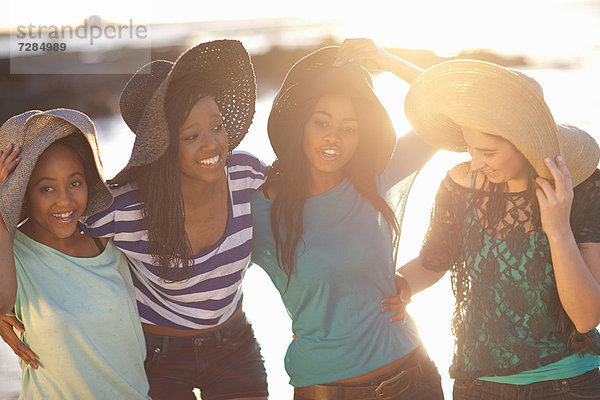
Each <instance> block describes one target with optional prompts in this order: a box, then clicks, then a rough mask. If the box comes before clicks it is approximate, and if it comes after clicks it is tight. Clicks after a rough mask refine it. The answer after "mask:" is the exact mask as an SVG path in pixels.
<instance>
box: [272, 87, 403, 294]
mask: <svg viewBox="0 0 600 400" xmlns="http://www.w3.org/2000/svg"><path fill="white" fill-rule="evenodd" d="M318 99H319V98H310V99H309V100H307V101H306V102H304V103H303V104H299V105H297V107H298V109H296V112H294V116H292V117H291V118H290V121H289V123H288V124H287V127H288V129H289V131H288V132H285V136H286V139H287V140H285V141H283V142H284V144H283V145H282V148H281V150H280V154H279V155H278V158H277V160H276V161H275V162H274V163H273V165H272V167H271V168H270V170H269V174H268V178H267V182H266V183H265V185H264V186H263V189H264V191H265V192H266V193H269V192H270V190H271V189H273V192H274V193H276V196H275V198H274V200H273V205H272V207H271V229H272V231H273V236H274V238H275V252H276V258H277V263H278V264H279V267H280V268H281V269H282V270H283V271H284V272H285V273H286V275H287V285H286V290H287V287H289V284H290V279H291V276H292V273H293V271H294V266H295V265H294V264H295V260H294V255H295V254H296V249H297V248H298V245H299V244H300V243H301V242H302V232H303V215H304V203H305V202H306V198H307V193H308V179H309V176H308V174H309V168H308V162H309V161H308V158H307V157H306V155H305V154H304V151H303V150H302V149H303V145H302V140H303V135H304V127H305V125H306V122H307V121H308V118H309V117H310V115H311V114H312V112H313V110H314V108H315V105H316V103H317V101H318ZM352 102H353V104H354V108H355V110H356V113H357V116H358V121H359V141H358V148H357V151H356V152H355V154H354V156H353V157H352V159H351V160H350V161H349V162H348V164H347V165H346V166H345V167H344V172H345V175H346V177H347V178H348V179H349V180H350V182H352V184H353V185H354V187H355V188H356V190H357V191H358V192H359V193H360V194H361V195H362V196H363V197H364V198H366V199H367V200H368V201H369V202H370V203H371V204H372V205H373V207H375V209H377V211H379V212H380V213H381V215H382V216H383V217H384V219H385V220H386V222H387V224H388V227H389V229H390V232H391V233H392V235H393V249H394V250H393V254H394V259H395V258H396V254H397V250H398V242H399V239H400V224H399V222H398V220H397V219H396V215H395V213H394V211H393V210H392V208H391V207H390V206H389V204H388V203H387V202H386V201H385V199H383V198H382V197H381V196H380V195H379V192H378V191H377V182H376V178H377V176H376V173H375V172H374V171H372V170H371V169H369V168H368V166H367V165H366V163H368V160H367V159H364V158H363V157H361V156H360V155H359V154H358V153H359V149H360V147H361V142H362V141H363V140H365V139H364V137H365V135H361V133H360V132H363V131H364V129H365V128H364V127H361V121H362V122H365V120H367V116H366V115H363V113H362V112H361V110H362V109H363V107H360V101H359V100H357V99H355V98H352Z"/></svg>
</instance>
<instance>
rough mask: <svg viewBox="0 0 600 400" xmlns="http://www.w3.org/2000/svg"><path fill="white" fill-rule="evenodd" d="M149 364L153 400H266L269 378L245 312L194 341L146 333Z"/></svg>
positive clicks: (148, 371)
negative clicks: (262, 399) (199, 398)
mask: <svg viewBox="0 0 600 400" xmlns="http://www.w3.org/2000/svg"><path fill="white" fill-rule="evenodd" d="M144 335H145V337H146V348H147V355H146V361H145V362H144V365H145V367H146V374H147V375H148V380H149V382H150V396H151V397H152V399H153V400H167V399H168V400H180V399H182V400H183V399H186V400H187V399H190V400H192V399H196V397H195V396H194V393H193V390H194V388H199V389H200V392H201V394H202V399H203V400H224V399H233V398H245V397H267V396H268V391H267V374H266V372H265V366H264V360H263V358H262V356H261V354H260V347H259V345H258V343H257V342H256V339H255V337H254V331H253V330H252V326H251V325H250V323H249V322H248V320H247V319H246V316H245V314H244V313H243V312H242V313H240V315H238V316H237V317H235V318H234V319H233V320H231V321H229V322H228V323H227V324H225V325H224V326H223V327H221V328H219V329H217V330H215V331H212V332H207V333H203V334H200V335H197V336H193V337H174V336H161V335H153V334H150V333H144Z"/></svg>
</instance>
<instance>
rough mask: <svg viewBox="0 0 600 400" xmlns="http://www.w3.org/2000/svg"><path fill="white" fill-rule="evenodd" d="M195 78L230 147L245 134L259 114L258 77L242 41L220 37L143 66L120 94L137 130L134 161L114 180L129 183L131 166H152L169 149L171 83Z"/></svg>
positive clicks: (124, 110)
mask: <svg viewBox="0 0 600 400" xmlns="http://www.w3.org/2000/svg"><path fill="white" fill-rule="evenodd" d="M183 76H193V77H197V79H198V80H199V81H200V82H201V83H202V85H203V86H204V87H205V88H206V91H207V92H208V93H209V94H210V95H212V96H213V98H214V100H215V102H216V104H217V106H218V107H219V111H220V112H221V116H222V117H223V124H224V126H225V131H226V132H227V137H228V142H229V151H231V150H233V149H234V148H235V147H236V146H237V145H238V144H239V143H240V142H241V140H242V139H243V138H244V135H245V134H246V133H247V132H248V128H249V127H250V124H251V123H252V118H253V117H254V107H255V103H256V81H255V77H254V68H253V66H252V62H251V61H250V56H249V55H248V52H247V51H246V49H245V48H244V46H243V45H242V43H241V42H239V41H237V40H215V41H212V42H207V43H201V44H199V45H197V46H195V47H192V48H191V49H189V50H187V51H186V52H184V53H183V54H181V55H180V56H179V58H178V59H177V60H176V61H175V62H174V63H173V62H170V61H163V60H158V61H153V62H150V63H148V64H146V65H144V66H143V67H142V68H140V69H139V70H138V71H137V72H136V73H135V74H134V75H133V76H132V77H131V79H130V80H129V82H127V84H126V85H125V88H124V89H123V92H122V93H121V99H120V104H119V105H120V108H121V116H122V117H123V120H124V121H125V123H126V124H127V125H128V126H129V128H130V129H131V130H132V131H133V133H135V135H136V137H135V142H134V146H133V150H132V152H131V157H130V159H129V162H128V163H127V165H126V166H125V168H123V170H121V172H119V173H118V174H117V176H115V178H114V179H113V181H114V182H117V183H125V182H126V181H127V180H128V178H127V175H128V172H129V170H130V169H131V168H132V167H135V166H140V165H146V164H150V163H152V162H154V161H156V160H158V159H159V158H160V156H162V155H163V154H164V153H165V150H166V149H167V147H168V145H169V127H168V125H167V117H166V115H165V98H166V95H167V90H168V88H169V84H170V83H171V82H172V81H173V80H174V79H177V78H178V77H183Z"/></svg>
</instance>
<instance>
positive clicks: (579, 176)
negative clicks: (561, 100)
mask: <svg viewBox="0 0 600 400" xmlns="http://www.w3.org/2000/svg"><path fill="white" fill-rule="evenodd" d="M557 127H558V141H559V143H560V145H561V148H562V153H561V155H562V157H563V158H564V160H565V163H566V164H567V168H568V169H569V173H570V174H571V180H572V181H573V186H577V185H579V184H580V183H581V182H583V181H585V180H586V179H587V178H588V177H589V176H590V175H592V173H593V172H594V171H595V170H596V168H598V162H599V161H600V147H598V142H596V139H594V138H593V137H592V136H591V135H590V134H588V133H587V132H585V131H583V130H581V129H579V128H577V127H576V126H573V125H569V124H558V125H557Z"/></svg>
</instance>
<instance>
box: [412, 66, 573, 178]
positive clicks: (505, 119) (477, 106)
mask: <svg viewBox="0 0 600 400" xmlns="http://www.w3.org/2000/svg"><path fill="white" fill-rule="evenodd" d="M532 81H533V80H532V79H531V78H528V77H526V76H525V75H524V74H521V73H519V72H516V71H513V70H510V69H507V68H503V67H501V66H499V65H496V64H492V63H488V62H484V61H476V60H452V61H446V62H443V63H440V64H437V65H435V66H433V67H431V68H429V69H427V70H425V71H424V72H423V73H421V74H420V75H419V76H418V77H417V78H416V79H415V81H414V82H413V84H412V85H411V87H410V89H409V91H408V93H407V96H406V100H405V103H404V109H405V113H406V116H407V118H408V120H409V122H410V123H411V125H412V127H413V128H414V130H415V132H417V134H418V135H420V136H421V137H422V138H423V139H424V140H425V141H427V142H429V143H430V144H432V145H433V146H436V147H438V148H441V149H444V150H450V151H461V152H462V151H467V144H466V143H465V141H464V140H463V137H462V131H461V127H467V128H471V129H477V130H480V131H482V132H485V133H489V134H492V135H497V136H500V137H502V138H504V139H506V140H508V141H509V142H511V143H512V144H513V145H514V146H515V147H516V148H517V149H518V150H519V151H520V152H521V153H522V154H523V155H524V156H525V157H526V158H527V160H528V161H529V162H530V163H531V165H532V166H533V168H535V170H536V172H537V173H538V175H540V176H542V177H544V178H547V179H550V178H551V175H550V171H549V170H548V168H547V167H546V166H545V164H544V158H545V157H550V158H552V159H554V157H556V156H557V155H558V154H561V153H562V149H561V144H560V142H559V139H558V128H557V126H556V123H555V122H554V118H553V117H552V114H551V113H550V110H549V109H548V106H547V105H546V102H545V101H544V97H543V93H541V91H540V87H539V85H537V83H535V84H533V82H535V81H533V82H532ZM571 164H573V165H574V167H575V168H577V165H578V164H574V163H571ZM573 172H574V173H573ZM572 173H573V175H579V174H578V173H577V171H572Z"/></svg>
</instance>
